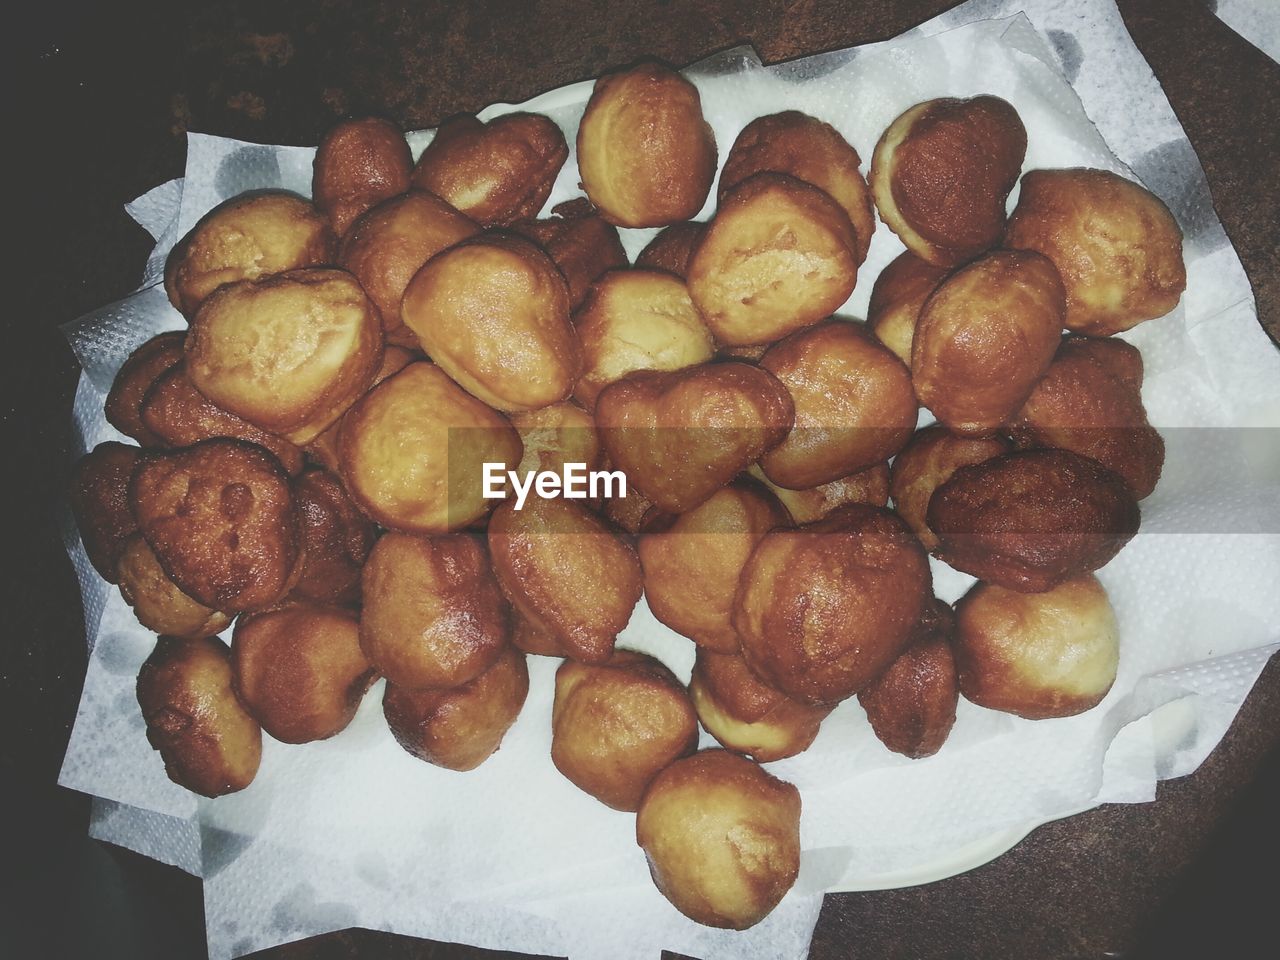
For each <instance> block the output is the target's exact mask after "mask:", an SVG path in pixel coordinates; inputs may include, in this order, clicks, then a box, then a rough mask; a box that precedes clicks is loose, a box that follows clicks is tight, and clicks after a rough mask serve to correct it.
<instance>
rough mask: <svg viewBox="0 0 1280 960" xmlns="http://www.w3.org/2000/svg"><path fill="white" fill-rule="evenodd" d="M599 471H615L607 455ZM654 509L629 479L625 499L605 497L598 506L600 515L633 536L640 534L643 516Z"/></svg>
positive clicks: (651, 502)
mask: <svg viewBox="0 0 1280 960" xmlns="http://www.w3.org/2000/svg"><path fill="white" fill-rule="evenodd" d="M601 469H602V470H610V471H612V470H614V469H615V468H614V465H613V462H612V461H611V460H610V459H609V455H608V453H606V454H605V455H604V462H603V464H602V465H601ZM654 509H655V507H654V505H653V501H652V500H650V499H649V498H648V497H646V496H645V495H644V494H643V493H641V492H640V491H639V490H637V489H636V486H635V484H634V483H632V482H631V478H630V477H628V478H627V495H626V496H625V497H606V498H604V500H603V501H602V502H601V504H600V513H602V514H603V515H604V516H605V517H606V518H608V519H609V520H610V521H611V522H613V523H616V524H617V525H618V526H619V527H621V528H622V529H623V530H625V531H626V532H627V533H629V534H632V535H633V536H634V535H635V534H637V533H639V532H640V526H641V524H642V523H643V522H644V518H645V516H646V515H647V514H648V513H649V511H650V510H654Z"/></svg>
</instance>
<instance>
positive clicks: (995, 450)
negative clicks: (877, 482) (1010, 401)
mask: <svg viewBox="0 0 1280 960" xmlns="http://www.w3.org/2000/svg"><path fill="white" fill-rule="evenodd" d="M1010 449H1011V445H1010V443H1009V441H1007V440H1006V439H1005V438H1004V437H962V436H958V435H956V434H954V433H951V432H950V431H948V430H947V428H946V427H943V426H940V425H938V424H936V423H935V424H931V425H930V426H927V427H925V428H924V429H923V430H920V431H918V432H917V433H916V434H915V435H914V436H913V437H912V438H911V442H910V443H908V444H907V445H906V447H904V448H903V450H902V452H900V453H899V454H898V455H897V457H895V458H894V461H893V469H892V471H891V473H890V480H889V493H890V494H891V495H892V496H893V508H894V509H895V510H897V511H898V516H900V517H902V519H903V520H905V521H906V522H907V526H909V527H910V528H911V529H912V530H913V531H914V532H915V535H916V536H917V537H919V538H920V542H921V543H922V544H924V548H925V549H926V550H928V551H930V552H932V551H934V550H935V549H937V547H938V538H937V537H936V536H935V535H934V533H933V531H932V530H930V529H929V524H928V521H927V520H926V518H925V514H926V512H927V511H928V509H929V499H930V498H931V497H932V496H933V491H935V490H937V489H938V487H940V486H942V484H944V483H946V482H947V480H949V479H950V478H951V475H952V474H953V473H955V472H956V470H958V469H959V468H960V467H967V466H970V465H972V464H975V463H982V461H984V460H990V459H991V458H992V457H998V456H1000V455H1001V454H1002V453H1008V452H1009V450H1010Z"/></svg>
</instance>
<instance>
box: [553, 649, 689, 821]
mask: <svg viewBox="0 0 1280 960" xmlns="http://www.w3.org/2000/svg"><path fill="white" fill-rule="evenodd" d="M697 745H698V718H697V716H696V715H695V714H694V712H693V704H692V703H690V702H689V695H688V693H687V692H686V691H685V689H684V686H683V685H682V684H681V683H680V681H679V680H677V679H676V678H675V675H674V674H672V672H671V671H670V670H668V669H667V668H666V667H665V666H663V665H662V664H661V663H659V662H658V661H657V660H655V659H653V658H652V657H647V656H644V655H643V654H639V653H632V652H631V651H629V650H618V651H616V652H615V653H614V654H613V656H612V657H610V658H609V660H608V661H606V662H604V663H599V664H594V665H589V664H585V663H577V662H575V661H573V660H566V661H565V662H564V663H562V664H561V665H560V669H559V670H557V671H556V696H555V704H554V706H553V707H552V713H551V760H552V762H553V763H554V764H555V765H556V769H557V770H559V771H560V772H561V773H562V774H564V776H565V777H566V778H567V779H569V780H570V781H571V782H572V783H573V784H575V785H576V786H577V787H579V788H580V789H582V790H583V791H585V792H586V793H589V794H591V795H592V796H593V797H595V798H596V799H597V800H599V801H600V802H601V803H603V804H605V805H606V806H610V807H612V808H613V809H615V810H626V811H633V810H636V809H638V808H639V806H640V798H641V797H642V796H643V795H644V790H645V787H647V786H648V785H649V782H650V781H651V780H653V778H654V777H655V776H656V775H657V774H658V772H659V771H660V770H662V769H663V768H664V767H665V766H667V765H668V764H669V763H671V762H672V761H673V760H676V759H678V758H679V757H683V756H687V755H688V754H690V753H692V752H693V751H694V749H695V748H696V747H697Z"/></svg>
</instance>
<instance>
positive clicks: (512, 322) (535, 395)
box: [400, 233, 582, 411]
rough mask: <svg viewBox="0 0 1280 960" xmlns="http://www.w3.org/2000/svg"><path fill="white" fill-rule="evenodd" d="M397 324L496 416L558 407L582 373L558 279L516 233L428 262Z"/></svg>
mask: <svg viewBox="0 0 1280 960" xmlns="http://www.w3.org/2000/svg"><path fill="white" fill-rule="evenodd" d="M400 316H401V319H402V320H403V321H404V325H405V326H406V327H408V328H409V329H410V330H412V331H413V332H414V333H415V334H416V335H417V337H418V340H419V342H421V344H422V347H423V349H424V350H426V351H427V355H428V356H429V357H431V359H432V360H434V361H435V362H436V363H438V364H439V365H440V368H441V369H442V370H444V371H445V372H446V373H447V374H449V376H451V377H452V378H453V379H454V380H455V381H457V382H458V384H459V385H460V386H461V387H462V388H463V389H464V390H466V391H467V392H468V393H470V394H472V395H473V396H475V397H478V398H479V399H481V400H483V401H484V402H485V403H487V404H488V405H489V406H491V407H494V408H496V409H498V410H504V411H513V410H536V409H537V408H538V407H545V406H547V405H548V404H552V403H556V402H557V401H559V400H563V399H565V398H566V397H567V396H569V393H570V391H572V390H573V384H574V382H575V381H576V380H577V379H578V375H579V373H581V371H582V347H581V345H580V344H579V343H578V337H577V334H576V333H575V332H574V329H573V324H572V323H571V322H570V319H569V289H568V287H567V286H565V282H564V277H563V276H562V275H561V274H560V271H559V270H557V269H556V265H555V264H554V263H553V262H552V261H551V258H550V257H548V256H547V255H546V254H545V253H543V252H542V251H541V250H540V249H539V248H538V247H537V246H535V245H534V244H533V243H531V242H529V241H528V240H526V239H524V237H521V236H518V235H516V234H514V233H485V234H482V235H481V236H479V237H475V238H473V239H470V240H464V241H463V242H462V243H459V244H457V245H456V246H454V247H453V248H452V249H450V250H447V251H445V252H444V253H440V254H437V255H436V256H434V257H432V258H431V260H430V261H429V262H428V263H427V264H426V266H424V267H423V268H422V269H421V270H419V271H418V273H417V274H416V275H415V276H414V278H413V280H411V281H410V283H409V286H408V288H406V290H405V292H404V300H403V301H402V303H401V307H400Z"/></svg>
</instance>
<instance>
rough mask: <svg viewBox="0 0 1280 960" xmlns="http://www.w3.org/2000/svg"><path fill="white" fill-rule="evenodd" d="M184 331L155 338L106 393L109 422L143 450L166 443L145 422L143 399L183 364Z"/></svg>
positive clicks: (135, 353) (127, 363)
mask: <svg viewBox="0 0 1280 960" xmlns="http://www.w3.org/2000/svg"><path fill="white" fill-rule="evenodd" d="M186 338H187V333H186V331H185V330H174V331H172V332H170V333H162V334H159V335H158V336H154V337H152V338H151V339H150V340H148V341H147V342H146V343H144V344H143V345H142V346H140V347H138V349H137V350H135V351H133V353H131V354H129V359H127V360H126V361H125V362H124V365H123V366H121V367H120V371H119V372H118V373H117V374H116V378H115V380H114V381H112V383H111V392H110V393H108V394H107V402H106V409H105V412H106V415H107V422H108V423H110V424H111V425H112V426H113V427H115V428H116V429H117V430H119V431H120V432H121V433H123V434H124V435H125V436H127V437H132V438H133V439H134V440H137V441H138V443H140V444H142V446H144V447H158V446H160V445H161V444H162V443H163V442H164V441H163V440H161V438H160V437H158V436H156V435H155V434H154V433H152V432H151V431H150V430H148V429H147V427H146V424H144V423H143V422H142V400H143V397H145V396H146V394H147V391H148V390H149V389H150V388H151V385H152V384H153V383H155V382H156V380H158V379H159V378H160V376H161V375H162V374H163V373H164V372H165V371H166V370H168V369H169V368H170V367H172V366H174V365H175V364H178V363H181V362H182V344H183V341H184V340H186Z"/></svg>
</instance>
